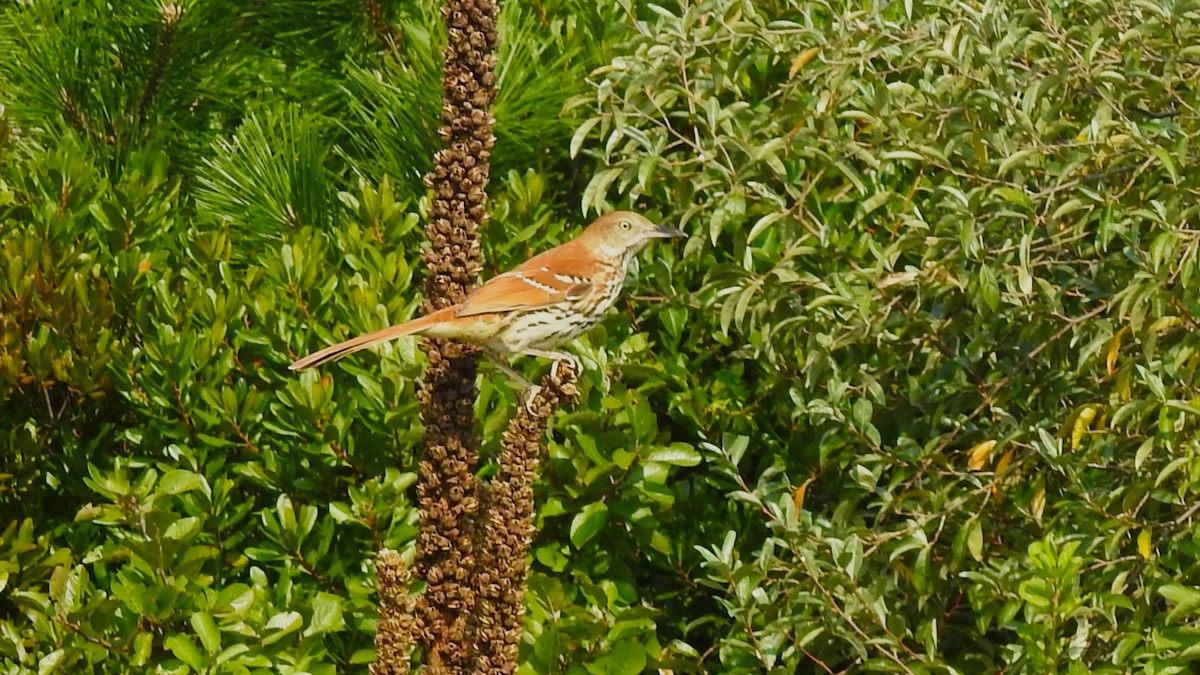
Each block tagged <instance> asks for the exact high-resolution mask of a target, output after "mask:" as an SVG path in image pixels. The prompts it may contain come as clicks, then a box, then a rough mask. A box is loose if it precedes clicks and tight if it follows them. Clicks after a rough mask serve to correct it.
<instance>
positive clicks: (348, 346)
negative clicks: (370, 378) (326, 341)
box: [288, 307, 456, 370]
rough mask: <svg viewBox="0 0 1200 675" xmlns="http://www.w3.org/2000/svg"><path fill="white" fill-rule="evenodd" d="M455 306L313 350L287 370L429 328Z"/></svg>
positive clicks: (335, 357)
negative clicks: (317, 350)
mask: <svg viewBox="0 0 1200 675" xmlns="http://www.w3.org/2000/svg"><path fill="white" fill-rule="evenodd" d="M455 309H456V308H455V307H447V308H446V309H440V310H438V311H436V312H433V313H432V314H426V315H425V316H422V317H420V318H417V319H413V320H412V321H408V322H406V323H402V324H400V325H399V326H388V327H387V328H384V329H382V330H377V331H375V332H374V333H368V334H367V335H360V336H358V337H356V338H351V339H349V340H346V341H345V342H339V343H337V344H336V345H332V346H329V347H326V348H325V349H322V350H321V351H319V352H313V353H312V354H309V355H308V356H305V357H304V358H302V359H298V360H297V361H296V362H295V363H293V364H292V365H290V366H288V369H289V370H304V369H305V368H311V367H313V366H319V365H321V364H324V363H329V362H330V361H336V360H337V359H340V358H342V357H343V356H345V355H347V354H353V353H354V352H357V351H360V350H363V349H366V348H368V347H374V346H375V345H377V344H382V343H384V342H387V341H388V340H395V339H396V338H398V337H402V336H405V335H413V334H415V333H420V332H421V331H423V330H425V329H426V328H429V327H430V326H432V325H433V324H435V323H437V322H439V321H442V320H444V319H448V318H451V317H452V316H453V315H454V310H455Z"/></svg>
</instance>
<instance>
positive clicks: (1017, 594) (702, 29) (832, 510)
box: [574, 1, 1200, 673]
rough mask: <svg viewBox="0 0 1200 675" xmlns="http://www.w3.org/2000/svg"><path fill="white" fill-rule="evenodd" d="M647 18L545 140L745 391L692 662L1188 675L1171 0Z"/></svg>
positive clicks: (1188, 245)
mask: <svg viewBox="0 0 1200 675" xmlns="http://www.w3.org/2000/svg"><path fill="white" fill-rule="evenodd" d="M650 9H651V11H649V12H647V13H646V15H645V18H646V20H645V23H644V24H642V26H643V29H642V30H641V31H639V35H638V37H637V38H635V39H634V40H633V41H632V42H631V43H630V44H628V45H627V46H626V47H625V48H624V49H623V50H622V51H623V52H624V55H623V56H622V57H620V58H619V59H616V60H614V62H613V65H612V66H611V67H610V68H609V69H607V70H606V71H604V72H603V73H601V74H600V78H599V80H598V82H597V83H596V89H595V93H594V94H593V95H590V96H588V97H585V98H581V99H579V100H578V101H577V102H576V105H578V106H579V107H582V108H586V109H589V110H594V111H596V112H595V114H594V115H593V116H592V117H591V118H590V119H589V120H586V121H585V122H584V123H583V124H582V125H581V126H580V129H579V132H578V134H577V136H576V142H575V144H574V147H575V148H579V147H581V146H582V147H585V148H588V149H587V150H586V152H587V154H590V155H592V156H595V157H598V158H600V159H602V160H603V162H604V166H605V167H606V168H604V169H602V170H600V171H598V172H596V173H595V174H594V175H593V177H592V179H591V182H590V183H589V185H588V188H587V190H586V192H585V196H584V199H585V203H586V204H588V205H590V206H592V207H593V208H596V209H600V208H606V205H607V204H608V203H609V200H610V199H612V197H611V195H612V194H614V193H615V194H626V195H628V196H627V197H624V198H623V199H621V200H618V201H621V202H624V200H633V199H637V198H639V196H640V198H641V199H643V200H647V201H650V202H651V203H653V204H655V205H657V206H658V207H659V208H660V210H661V211H662V212H663V213H664V217H665V218H666V219H667V220H675V219H679V220H682V221H684V222H686V223H689V224H690V227H691V229H692V231H693V232H697V233H698V234H700V235H702V236H696V237H693V238H692V240H691V241H690V242H689V244H688V250H687V256H686V258H687V260H686V261H685V262H684V264H683V266H682V268H680V267H676V274H677V275H689V274H690V275H691V277H692V278H694V279H696V280H698V281H700V283H698V284H696V285H695V286H693V285H692V284H690V283H685V284H684V285H685V286H688V287H695V288H698V289H699V290H698V291H697V293H696V294H695V295H694V296H693V298H694V300H693V301H694V302H695V308H696V310H698V311H695V312H692V313H691V314H689V317H688V318H689V320H690V321H691V324H690V327H691V329H692V330H691V333H690V335H689V338H688V339H687V341H686V344H687V345H688V346H687V349H688V351H690V352H692V353H693V354H723V355H725V356H726V357H727V358H734V359H745V361H744V362H743V363H744V364H745V368H746V371H747V372H746V373H745V374H744V375H743V378H744V381H745V382H747V383H755V384H754V386H753V388H751V389H749V390H743V391H742V392H739V394H740V395H739V396H737V398H735V399H734V401H735V403H734V405H733V409H732V411H731V413H732V414H729V415H728V416H727V417H726V419H724V420H722V421H720V422H716V421H706V422H705V423H704V425H703V427H702V429H704V433H703V435H704V436H707V437H708V438H709V439H713V440H711V441H710V442H707V443H705V444H702V445H701V447H703V448H707V454H706V460H707V467H708V468H709V469H710V470H711V471H713V472H714V473H715V474H716V475H721V476H724V478H725V480H724V481H723V482H724V484H725V485H728V488H729V489H730V490H731V492H730V493H729V495H730V497H731V498H732V499H733V500H735V501H737V502H739V503H741V504H744V505H745V507H744V508H745V511H744V513H745V514H746V515H747V516H750V515H754V514H757V518H756V520H758V522H759V526H758V527H755V528H751V529H749V531H745V530H742V529H740V528H738V527H731V528H730V534H729V536H728V537H727V538H725V539H720V538H714V539H710V540H709V541H707V542H705V543H702V544H701V547H700V549H699V550H700V552H701V555H702V556H703V562H702V564H703V567H704V569H705V570H706V576H707V580H706V583H707V584H708V585H710V586H712V587H714V588H715V589H717V591H718V592H719V593H720V594H721V597H722V600H721V602H722V606H723V608H724V611H725V612H726V613H727V614H728V615H729V617H730V619H732V621H730V622H728V623H727V624H725V626H724V628H723V634H722V635H721V637H720V646H719V653H718V655H717V660H719V662H720V663H721V664H722V667H723V668H728V669H730V670H735V671H761V670H764V669H765V670H771V671H775V670H778V671H779V672H792V671H793V670H794V669H796V668H809V669H814V670H815V669H816V668H818V667H819V666H820V664H824V665H826V666H828V667H829V668H832V669H833V670H834V671H837V670H840V669H842V668H845V667H848V666H851V665H853V664H861V665H862V666H863V667H864V668H866V669H869V670H887V671H899V672H950V671H957V672H996V671H1001V670H1002V671H1004V672H1036V673H1041V672H1055V671H1059V670H1071V671H1072V672H1124V671H1126V670H1133V669H1137V670H1143V669H1144V670H1147V671H1149V672H1179V671H1180V670H1182V669H1184V668H1186V666H1185V665H1183V664H1184V662H1185V661H1187V660H1189V659H1190V658H1192V654H1193V653H1194V650H1195V645H1196V644H1198V643H1197V642H1196V637H1195V635H1194V631H1193V629H1192V627H1191V625H1190V624H1189V623H1188V621H1187V620H1186V619H1184V617H1185V616H1188V615H1189V614H1188V612H1189V611H1190V610H1186V609H1185V610H1183V611H1180V609H1179V608H1180V607H1187V606H1188V604H1187V600H1186V598H1184V595H1183V594H1184V593H1186V592H1187V591H1185V590H1184V589H1190V588H1192V587H1193V586H1194V585H1195V584H1196V583H1197V579H1196V574H1197V573H1198V571H1200V567H1197V566H1196V565H1195V563H1194V557H1193V556H1192V555H1191V554H1190V553H1188V551H1190V550H1191V549H1192V548H1193V547H1192V545H1191V544H1190V543H1187V542H1190V541H1192V539H1193V538H1194V536H1195V525H1194V522H1193V514H1194V508H1193V507H1192V505H1193V503H1194V502H1195V500H1196V491H1197V489H1200V483H1197V482H1196V480H1195V478H1196V474H1194V473H1193V472H1192V471H1191V470H1190V469H1189V468H1188V467H1194V466H1195V464H1194V460H1193V458H1192V455H1193V454H1194V452H1193V446H1194V445H1195V442H1196V438H1197V436H1196V432H1195V425H1194V424H1193V413H1194V411H1195V406H1194V403H1193V400H1194V399H1195V397H1196V392H1195V390H1194V387H1193V385H1192V381H1193V379H1194V378H1193V374H1194V373H1193V370H1194V368H1195V367H1196V363H1195V347H1196V343H1195V340H1194V338H1193V332H1194V331H1192V330H1190V329H1189V328H1190V327H1192V326H1194V325H1195V319H1194V316H1195V314H1196V312H1197V309H1198V306H1197V304H1196V301H1195V294H1194V293H1192V292H1191V291H1190V289H1191V288H1192V285H1193V282H1192V280H1193V279H1194V273H1195V272H1196V270H1197V266H1196V265H1197V261H1196V255H1197V246H1196V245H1197V239H1196V237H1195V233H1194V228H1195V226H1196V222H1197V216H1198V215H1200V207H1198V206H1197V204H1196V200H1195V199H1194V196H1195V194H1196V191H1197V189H1198V188H1200V176H1198V175H1197V174H1196V172H1187V171H1182V170H1181V169H1180V167H1182V166H1187V165H1191V164H1193V163H1194V162H1195V160H1196V156H1197V155H1196V150H1195V144H1194V141H1195V140H1196V136H1197V134H1198V133H1200V120H1198V119H1197V112H1196V111H1197V103H1200V96H1198V95H1197V90H1196V88H1195V82H1196V81H1197V80H1196V76H1197V74H1198V73H1200V70H1198V69H1197V65H1196V63H1197V61H1196V57H1197V55H1198V54H1200V52H1197V50H1196V48H1195V47H1194V46H1191V45H1195V44H1196V43H1197V40H1198V38H1200V25H1198V23H1197V22H1198V19H1200V6H1197V5H1196V4H1195V3H1175V4H1173V5H1170V6H1161V7H1160V6H1158V5H1153V6H1152V5H1149V4H1140V5H1134V6H1127V5H1121V4H1116V3H1108V2H1087V3H1061V4H1055V3H1052V4H1051V5H1049V6H1042V5H1038V4H1032V5H1026V4H1024V3H989V4H986V5H982V6H972V7H968V6H967V5H965V4H962V3H943V2H907V3H891V4H887V5H886V6H879V7H871V6H869V5H867V6H862V7H852V6H850V5H842V4H840V3H808V4H805V5H803V7H802V8H801V6H799V5H798V4H797V5H795V6H792V5H791V3H774V4H768V5H761V4H753V5H752V4H751V3H746V2H733V1H730V2H708V3H700V4H697V5H686V6H684V7H657V8H650ZM592 139H595V140H594V141H592ZM592 142H594V145H592V144H591V143H592ZM643 325H644V324H643ZM652 334H653V330H652ZM660 353H661V350H660ZM702 368H703V366H701V369H702ZM693 369H696V368H695V367H694V368H693ZM740 415H747V416H748V418H743V417H740ZM716 431H720V432H722V433H714V432H716ZM781 432H782V433H781ZM731 433H732V434H733V435H731ZM809 479H811V480H812V482H811V484H810V483H808V482H807V481H808V480H809ZM802 486H803V487H802ZM798 506H802V508H798Z"/></svg>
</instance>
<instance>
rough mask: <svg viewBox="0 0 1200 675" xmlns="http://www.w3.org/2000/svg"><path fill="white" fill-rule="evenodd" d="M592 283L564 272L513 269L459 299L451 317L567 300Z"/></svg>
mask: <svg viewBox="0 0 1200 675" xmlns="http://www.w3.org/2000/svg"><path fill="white" fill-rule="evenodd" d="M591 287H592V282H591V281H589V280H587V279H584V278H580V277H572V276H570V275H566V274H561V273H560V274H555V273H554V272H551V271H549V270H546V271H543V270H540V269H535V270H528V271H526V270H522V269H516V270H513V271H511V272H505V273H504V274H501V275H499V276H497V277H493V278H492V279H490V280H488V282H487V283H486V284H484V285H482V286H480V287H479V288H477V289H475V290H474V291H472V292H471V293H470V294H469V295H467V297H466V299H465V300H463V302H462V304H461V305H460V306H459V307H458V310H457V311H455V312H454V316H456V317H459V318H462V317H468V316H478V315H480V314H497V313H502V312H518V311H524V310H529V309H537V308H539V307H549V306H551V305H557V304H559V303H563V302H571V301H574V300H577V299H579V298H580V297H582V296H583V295H586V294H587V292H588V291H590V290H591Z"/></svg>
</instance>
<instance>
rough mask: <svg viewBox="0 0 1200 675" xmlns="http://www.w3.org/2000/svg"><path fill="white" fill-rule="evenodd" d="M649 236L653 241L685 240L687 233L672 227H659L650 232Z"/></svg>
mask: <svg viewBox="0 0 1200 675" xmlns="http://www.w3.org/2000/svg"><path fill="white" fill-rule="evenodd" d="M650 236H651V237H654V238H655V239H687V233H686V232H684V231H683V230H677V229H675V228H673V227H663V226H661V225H659V226H658V227H655V228H654V229H653V230H651V234H650Z"/></svg>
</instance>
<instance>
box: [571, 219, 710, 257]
mask: <svg viewBox="0 0 1200 675" xmlns="http://www.w3.org/2000/svg"><path fill="white" fill-rule="evenodd" d="M579 238H580V239H581V240H582V241H583V243H584V244H585V245H586V246H588V248H590V249H591V250H592V251H593V253H595V254H597V255H598V256H599V257H601V258H607V259H610V260H619V261H628V260H629V258H631V257H633V254H635V253H637V252H638V251H640V250H642V249H643V248H645V247H646V244H649V243H650V242H651V241H653V240H655V239H678V238H687V235H686V234H684V233H683V232H682V231H681V230H677V229H675V228H673V227H663V226H661V225H655V224H654V223H652V222H651V221H650V219H648V218H646V217H645V216H643V215H641V214H638V213H634V212H633V211H613V212H612V213H606V214H604V215H602V216H600V217H599V218H597V219H596V220H594V221H592V224H591V225H588V228H587V229H586V230H584V232H583V234H582V235H580V237H579Z"/></svg>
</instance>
